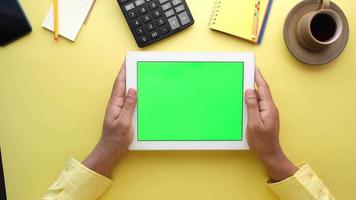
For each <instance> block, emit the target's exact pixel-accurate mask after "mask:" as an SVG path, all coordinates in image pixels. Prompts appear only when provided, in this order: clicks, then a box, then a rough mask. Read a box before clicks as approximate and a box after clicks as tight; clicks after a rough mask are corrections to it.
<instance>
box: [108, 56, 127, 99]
mask: <svg viewBox="0 0 356 200" xmlns="http://www.w3.org/2000/svg"><path fill="white" fill-rule="evenodd" d="M125 90H126V65H125V61H124V63H123V64H122V66H121V69H120V72H119V74H118V75H117V77H116V79H115V83H114V87H113V89H112V92H111V98H118V97H123V96H125Z"/></svg>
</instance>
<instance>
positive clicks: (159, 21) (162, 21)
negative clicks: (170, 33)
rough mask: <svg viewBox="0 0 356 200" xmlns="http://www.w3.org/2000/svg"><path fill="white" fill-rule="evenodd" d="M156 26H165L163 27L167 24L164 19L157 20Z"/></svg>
mask: <svg viewBox="0 0 356 200" xmlns="http://www.w3.org/2000/svg"><path fill="white" fill-rule="evenodd" d="M156 24H157V25H158V26H163V25H165V24H166V22H165V21H164V19H157V20H156Z"/></svg>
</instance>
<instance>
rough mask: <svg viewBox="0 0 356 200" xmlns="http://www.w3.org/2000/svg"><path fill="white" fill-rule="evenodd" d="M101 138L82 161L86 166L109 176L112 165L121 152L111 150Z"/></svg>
mask: <svg viewBox="0 0 356 200" xmlns="http://www.w3.org/2000/svg"><path fill="white" fill-rule="evenodd" d="M108 145H109V144H106V143H105V142H103V141H102V140H100V141H99V143H98V144H97V145H96V146H95V148H94V149H93V151H92V152H91V153H90V154H89V155H88V156H87V157H86V158H85V160H84V161H83V162H82V163H83V165H84V166H86V167H87V168H89V169H91V170H93V171H95V172H97V173H99V174H101V175H103V176H106V177H110V175H111V173H112V171H113V169H114V167H115V166H116V164H117V162H118V161H119V159H120V158H121V156H122V154H121V153H120V152H117V151H116V150H113V149H112V148H110V146H108Z"/></svg>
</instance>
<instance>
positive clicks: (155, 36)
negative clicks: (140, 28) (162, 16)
mask: <svg viewBox="0 0 356 200" xmlns="http://www.w3.org/2000/svg"><path fill="white" fill-rule="evenodd" d="M150 37H151V39H156V38H158V37H159V33H158V31H153V32H151V33H150Z"/></svg>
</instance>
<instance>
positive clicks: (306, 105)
mask: <svg viewBox="0 0 356 200" xmlns="http://www.w3.org/2000/svg"><path fill="white" fill-rule="evenodd" d="M21 2H22V5H23V7H24V9H25V10H26V13H27V15H28V17H29V19H30V21H31V24H32V26H33V32H32V33H31V34H30V35H28V36H26V37H25V38H22V39H21V40H18V41H16V42H14V43H12V44H11V45H9V46H6V47H5V48H0V95H1V96H0V142H1V148H2V154H3V160H4V168H5V178H6V184H7V191H8V199H9V200H25V199H26V200H27V199H37V198H39V197H40V196H41V195H42V194H43V193H44V192H45V191H46V189H47V187H48V186H49V185H50V184H51V183H52V182H53V181H54V180H55V179H56V178H57V175H58V173H59V172H60V170H61V169H62V167H63V165H64V164H65V162H66V160H67V159H68V157H71V156H72V157H74V158H77V159H79V160H82V159H83V158H84V157H85V156H86V155H87V154H88V153H89V152H90V150H91V149H92V148H93V146H94V145H95V143H96V142H97V140H98V138H99V136H100V134H101V127H102V121H103V116H104V110H105V106H106V103H107V100H108V97H109V94H110V91H111V88H112V84H113V81H114V78H115V77H116V75H117V72H118V71H119V69H120V66H121V63H122V61H123V58H124V56H125V52H126V51H129V50H139V49H138V48H137V46H136V43H135V42H134V40H133V37H132V35H131V33H130V31H129V28H128V26H127V25H126V22H125V20H124V18H123V16H122V14H121V11H120V10H119V7H118V5H117V2H116V0H110V1H109V0H97V3H96V5H95V7H94V9H93V12H92V14H91V16H90V18H89V21H88V24H87V25H85V26H84V27H83V29H82V31H81V32H80V34H79V36H78V38H77V40H76V41H75V42H74V43H72V42H70V41H67V40H65V39H61V40H60V41H59V42H54V41H53V35H52V33H51V32H49V31H47V30H45V29H44V28H42V27H41V24H42V21H43V19H44V17H45V15H46V13H47V11H48V9H49V6H50V4H51V0H45V1H43V0H42V1H40V0H22V1H21ZM297 2H299V1H298V0H288V1H287V0H275V1H274V4H273V8H272V12H271V16H270V19H269V23H268V26H267V30H266V34H265V38H264V40H263V44H262V45H261V46H256V45H253V44H250V43H248V42H245V41H242V40H240V39H237V38H235V37H231V36H228V35H225V34H221V33H218V32H214V31H211V30H209V29H208V20H209V16H210V13H211V10H212V6H213V3H214V0H188V3H189V6H190V8H191V11H192V13H193V15H194V18H195V21H196V22H195V24H194V26H193V27H191V28H189V29H187V30H185V31H184V32H181V33H179V34H177V35H175V36H173V37H171V38H169V39H166V40H164V41H161V42H159V43H157V44H155V45H153V46H151V47H148V48H145V49H144V50H146V51H172V50H173V51H253V52H255V53H256V56H257V64H258V65H259V67H260V68H261V70H262V72H263V73H264V75H265V77H266V78H267V80H268V81H269V83H270V85H271V88H272V91H273V95H274V98H275V101H276V103H277V105H278V107H279V109H280V113H281V143H282V145H283V148H284V150H285V152H286V153H287V154H288V155H289V156H290V158H291V159H292V160H293V161H294V162H296V163H298V162H302V161H307V162H308V163H309V164H310V165H311V166H312V167H313V168H314V170H315V171H317V173H318V174H319V175H320V176H321V177H322V179H323V180H324V182H325V183H326V184H327V185H328V186H329V187H330V189H331V191H332V192H333V193H334V195H335V196H336V198H337V199H340V200H354V199H356V190H355V186H356V170H355V168H356V145H355V144H356V118H355V113H356V62H355V56H356V39H355V37H354V36H355V35H356V32H355V27H356V12H355V10H356V2H354V1H350V0H336V2H337V3H338V5H339V6H340V7H341V8H343V9H344V12H345V14H346V15H347V17H348V20H349V25H350V30H351V32H350V40H349V43H348V46H347V48H346V50H345V51H344V53H343V54H342V55H341V56H340V57H339V58H338V59H337V60H336V61H334V62H333V63H331V64H329V65H327V66H325V67H324V68H322V69H312V68H310V67H308V66H305V65H303V64H302V63H300V62H298V61H296V60H295V59H294V58H293V57H292V56H291V55H290V54H289V52H288V50H287V49H286V46H285V45H284V41H283V36H282V30H283V23H284V19H285V17H286V15H287V13H288V11H289V10H290V9H291V8H292V7H293V6H294V5H295V4H296V3H297ZM113 179H114V181H115V183H114V185H113V186H112V187H111V188H110V190H109V191H107V193H106V194H105V195H104V196H103V197H102V199H105V200H111V199H112V200H113V199H122V200H139V199H145V200H163V199H171V200H181V199H185V200H197V199H204V200H216V199H224V200H237V199H251V200H261V199H263V200H273V199H276V197H275V196H274V194H273V193H272V192H271V191H270V190H269V188H268V187H267V186H266V184H265V183H266V179H267V176H266V174H265V172H264V170H263V168H262V166H261V165H260V163H259V161H258V160H257V159H256V157H255V156H254V155H253V154H252V153H251V152H249V151H245V152H238V151H230V152H227V151H220V152H218V151H207V152H203V151H196V152H192V151H188V152H129V153H128V154H127V155H126V157H125V158H124V159H123V160H122V161H121V163H120V164H119V165H118V167H117V168H116V171H115V173H114V175H113Z"/></svg>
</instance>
